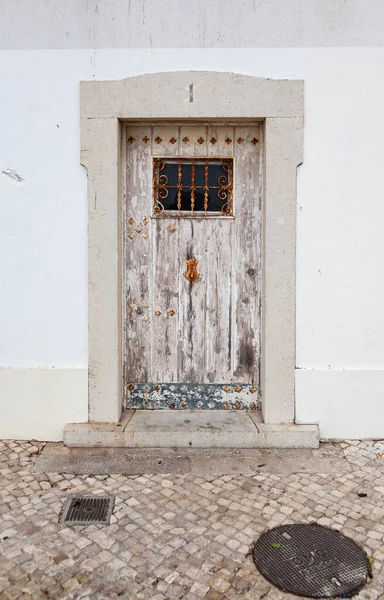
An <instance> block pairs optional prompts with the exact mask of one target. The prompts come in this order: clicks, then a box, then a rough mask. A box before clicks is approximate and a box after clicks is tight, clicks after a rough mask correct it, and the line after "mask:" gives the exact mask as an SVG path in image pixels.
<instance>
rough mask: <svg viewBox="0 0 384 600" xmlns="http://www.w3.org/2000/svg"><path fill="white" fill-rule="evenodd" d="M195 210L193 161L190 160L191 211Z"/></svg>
mask: <svg viewBox="0 0 384 600" xmlns="http://www.w3.org/2000/svg"><path fill="white" fill-rule="evenodd" d="M194 208H195V161H194V160H193V159H192V167H191V211H192V213H193V209H194Z"/></svg>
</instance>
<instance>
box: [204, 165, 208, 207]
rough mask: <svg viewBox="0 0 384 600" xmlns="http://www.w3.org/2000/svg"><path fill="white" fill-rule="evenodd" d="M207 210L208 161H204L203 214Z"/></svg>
mask: <svg viewBox="0 0 384 600" xmlns="http://www.w3.org/2000/svg"><path fill="white" fill-rule="evenodd" d="M207 210H208V161H207V160H206V161H205V166H204V213H205V214H206V213H207Z"/></svg>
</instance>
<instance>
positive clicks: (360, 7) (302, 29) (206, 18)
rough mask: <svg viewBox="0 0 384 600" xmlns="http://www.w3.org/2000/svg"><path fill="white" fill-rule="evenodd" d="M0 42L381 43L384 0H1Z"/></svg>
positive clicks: (19, 45) (14, 45) (18, 45)
mask: <svg viewBox="0 0 384 600" xmlns="http://www.w3.org/2000/svg"><path fill="white" fill-rule="evenodd" d="M0 14H1V15H2V19H1V20H0V48H7V49H13V50H15V49H18V50H20V49H22V50H24V49H27V48H34V49H39V48H50V49H54V48H55V49H58V48H62V49H71V48H204V47H208V48H243V47H244V48H247V47H258V48H262V47H280V48H281V47H282V48H284V47H305V46H309V47H318V46H320V47H321V46H337V47H343V46H344V47H345V46H380V45H382V43H383V29H384V5H383V2H382V0H369V1H367V0H235V1H233V0H80V1H79V0H65V1H63V0H33V2H31V0H0Z"/></svg>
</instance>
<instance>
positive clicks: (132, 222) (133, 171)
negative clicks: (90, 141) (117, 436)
mask: <svg viewBox="0 0 384 600" xmlns="http://www.w3.org/2000/svg"><path fill="white" fill-rule="evenodd" d="M145 136H147V137H149V138H150V137H151V129H150V128H149V127H145V128H140V127H130V128H128V129H127V131H126V152H127V169H126V202H125V206H126V210H125V219H124V232H125V235H124V266H125V275H124V287H125V289H124V295H123V297H124V298H125V309H126V319H125V335H124V339H125V347H124V355H125V369H124V371H125V382H129V381H143V382H144V381H147V380H148V378H149V377H150V375H151V369H150V353H149V348H150V346H151V336H150V331H151V330H150V328H151V320H152V315H151V311H150V302H151V296H152V291H151V288H152V277H151V267H152V252H151V237H152V236H151V221H150V219H149V216H150V213H151V210H152V201H151V195H152V176H151V169H150V165H151V160H152V157H151V145H150V144H149V143H147V144H145V143H143V141H142V140H143V138H144V137H145ZM130 138H131V139H133V140H134V141H131V142H130V141H128V140H129V139H130ZM145 222H146V224H145Z"/></svg>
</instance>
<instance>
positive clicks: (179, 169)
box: [177, 159, 182, 215]
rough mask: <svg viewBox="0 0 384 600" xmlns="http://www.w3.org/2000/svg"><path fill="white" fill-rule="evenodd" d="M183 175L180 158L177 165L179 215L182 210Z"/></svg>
mask: <svg viewBox="0 0 384 600" xmlns="http://www.w3.org/2000/svg"><path fill="white" fill-rule="evenodd" d="M181 177H182V173H181V160H180V159H179V161H178V165H177V210H178V211H179V215H180V210H181V188H182V183H181Z"/></svg>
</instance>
